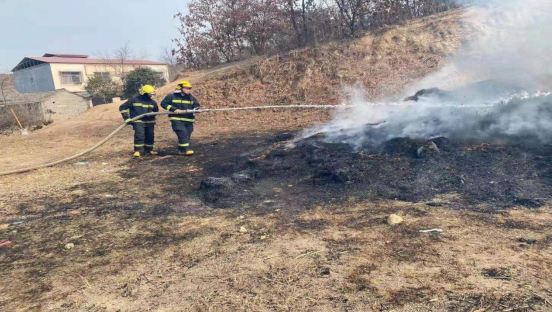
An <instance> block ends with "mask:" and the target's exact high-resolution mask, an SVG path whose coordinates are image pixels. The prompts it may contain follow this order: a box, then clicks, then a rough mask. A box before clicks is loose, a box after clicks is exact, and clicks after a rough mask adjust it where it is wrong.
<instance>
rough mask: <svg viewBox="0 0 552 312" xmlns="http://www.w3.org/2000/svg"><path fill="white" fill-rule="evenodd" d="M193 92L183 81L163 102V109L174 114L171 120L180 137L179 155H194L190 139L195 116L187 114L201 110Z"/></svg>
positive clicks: (186, 82)
mask: <svg viewBox="0 0 552 312" xmlns="http://www.w3.org/2000/svg"><path fill="white" fill-rule="evenodd" d="M191 91H192V85H191V84H190V83H189V82H188V81H181V82H180V83H179V84H178V85H177V87H176V90H175V91H174V92H173V94H170V95H167V96H166V97H165V99H163V101H161V107H163V108H164V109H166V110H168V111H170V112H173V113H174V114H170V115H169V120H170V121H171V126H172V129H173V131H174V132H175V133H176V136H177V137H178V153H179V154H181V155H187V156H191V155H193V154H194V151H193V150H192V149H191V147H190V137H191V136H192V132H193V131H194V121H195V116H194V114H193V112H187V113H185V112H186V111H192V110H193V111H196V110H198V109H199V102H198V101H197V99H196V98H195V97H194V96H193V95H192V94H191Z"/></svg>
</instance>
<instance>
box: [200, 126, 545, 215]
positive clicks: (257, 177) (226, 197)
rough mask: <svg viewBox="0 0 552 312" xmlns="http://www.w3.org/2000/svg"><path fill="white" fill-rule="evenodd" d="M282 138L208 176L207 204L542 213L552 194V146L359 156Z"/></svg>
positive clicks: (429, 144)
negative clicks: (356, 203) (406, 205)
mask: <svg viewBox="0 0 552 312" xmlns="http://www.w3.org/2000/svg"><path fill="white" fill-rule="evenodd" d="M280 139H282V140H283V141H280V142H278V143H276V144H275V145H274V146H273V147H272V148H270V149H268V151H265V153H257V154H255V153H253V154H251V157H250V158H249V159H248V160H247V161H245V162H242V163H236V164H235V165H234V166H233V169H234V170H232V171H229V168H228V167H227V166H226V167H224V168H222V167H221V168H220V170H219V168H217V166H214V167H212V168H210V169H211V170H209V172H206V174H207V175H209V174H211V175H212V177H209V178H207V179H205V180H204V181H203V182H202V184H201V187H200V193H201V194H200V195H201V198H202V199H203V200H204V202H206V203H207V204H209V205H212V206H214V207H230V206H235V205H236V204H238V203H240V204H242V205H245V206H255V207H263V206H264V207H276V206H279V207H299V208H300V209H302V208H304V207H310V206H314V205H318V204H325V203H326V204H327V203H339V202H343V201H351V200H355V199H358V200H389V199H391V200H395V199H396V200H401V201H407V202H423V201H428V200H431V199H433V198H435V197H436V196H438V195H443V194H453V195H454V196H453V197H455V198H456V200H455V202H456V203H462V204H463V205H465V204H467V205H470V207H473V209H482V210H485V209H492V210H496V209H500V208H510V207H513V206H525V207H529V208H536V207H540V206H542V205H543V204H545V203H546V202H547V201H548V200H549V199H550V194H551V192H552V180H551V178H552V146H551V145H542V144H534V143H523V142H521V143H510V144H506V145H501V144H480V145H469V144H462V143H461V142H455V141H452V140H449V139H447V138H442V137H441V138H435V139H431V140H414V139H409V138H396V139H392V140H390V141H387V142H385V143H384V144H383V145H382V146H381V147H378V148H373V147H367V148H364V149H360V150H357V149H354V148H353V147H351V146H350V145H348V144H341V143H328V142H327V140H325V137H324V136H323V135H318V136H315V137H311V138H308V139H304V140H301V141H299V142H296V143H294V144H293V146H291V145H290V144H286V141H285V139H291V135H290V136H289V137H287V138H284V137H281V138H280ZM430 204H433V205H443V203H430ZM445 204H451V205H452V206H454V204H453V203H445ZM463 205H462V206H463ZM301 207H302V208H301ZM489 207H492V208H489Z"/></svg>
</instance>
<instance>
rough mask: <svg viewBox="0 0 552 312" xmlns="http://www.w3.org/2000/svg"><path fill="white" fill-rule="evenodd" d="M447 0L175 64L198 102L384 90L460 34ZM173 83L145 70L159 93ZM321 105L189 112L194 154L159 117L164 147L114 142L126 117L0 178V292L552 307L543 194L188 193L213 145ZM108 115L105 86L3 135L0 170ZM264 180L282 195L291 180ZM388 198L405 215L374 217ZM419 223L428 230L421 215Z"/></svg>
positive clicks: (150, 305)
mask: <svg viewBox="0 0 552 312" xmlns="http://www.w3.org/2000/svg"><path fill="white" fill-rule="evenodd" d="M460 13H461V12H458V11H457V12H449V13H446V14H442V15H439V16H436V17H432V18H428V19H424V20H418V21H413V22H412V23H409V24H408V25H406V26H401V27H393V28H390V29H387V30H385V31H382V33H380V34H371V35H368V36H367V37H365V38H363V39H360V40H358V41H355V42H348V43H345V44H343V45H337V44H335V45H329V46H325V47H320V48H315V49H307V50H304V51H299V52H291V53H289V54H286V55H282V56H277V57H274V58H269V59H255V60H250V61H247V62H243V63H239V64H235V65H233V66H232V65H231V66H226V67H221V68H215V69H212V70H209V71H200V72H194V73H191V74H190V75H188V76H186V78H187V79H190V80H191V81H192V82H193V83H195V84H196V89H195V90H194V93H195V94H196V96H197V97H198V98H199V99H200V101H201V102H202V104H203V105H204V106H205V107H222V106H246V105H247V106H249V105H268V104H275V103H282V104H283V103H285V104H288V103H289V104H291V103H308V104H311V103H314V104H319V103H336V102H337V101H338V100H339V97H340V93H339V91H340V90H338V89H336V88H335V86H339V85H346V84H351V83H356V82H359V83H362V84H364V85H365V86H367V88H368V92H369V93H370V95H371V96H373V97H380V96H384V95H385V96H388V95H394V94H397V92H398V91H399V90H400V89H401V88H402V87H403V86H405V85H406V84H408V83H411V82H412V81H414V80H416V79H417V78H419V77H422V76H424V75H426V74H428V73H430V72H431V71H433V70H435V69H436V68H438V67H439V66H440V65H442V61H443V60H444V59H445V57H446V55H447V54H448V53H451V52H452V51H453V50H454V49H455V48H456V47H457V45H458V42H459V40H461V39H462V38H465V36H466V35H469V34H470V32H469V31H468V30H469V29H471V27H472V26H473V25H471V26H470V25H463V24H459V22H460V19H461V14H460ZM395 38H397V39H395ZM403 38H404V39H403ZM328 82H331V84H329V83H328ZM173 88H174V84H171V85H168V86H166V87H164V88H161V89H160V90H159V91H158V94H159V97H161V95H162V94H166V93H169V92H171V91H172V90H173ZM329 117H330V115H329V114H328V113H320V112H303V111H294V112H293V113H291V114H290V113H289V112H281V111H271V112H251V113H246V114H240V115H238V114H235V115H234V114H227V115H222V114H214V115H204V116H200V117H199V122H198V124H197V131H196V133H195V136H194V142H196V150H197V152H198V155H197V156H196V157H193V158H182V157H178V156H175V155H172V153H173V151H174V145H175V141H176V139H175V137H174V134H173V133H172V132H171V130H170V127H169V125H168V123H167V121H166V119H165V118H163V117H161V118H160V122H159V125H158V127H157V130H156V131H157V147H158V149H159V150H160V151H161V152H164V153H165V154H166V155H164V156H160V157H156V158H145V159H143V160H140V161H135V160H132V159H130V151H131V149H132V142H131V136H132V131H131V130H130V129H125V130H124V131H123V133H122V134H120V135H119V136H117V137H116V138H115V139H114V140H112V141H110V142H109V143H107V144H106V145H105V146H104V147H102V148H101V149H100V150H98V151H97V152H95V153H93V154H91V155H88V156H86V157H84V158H83V159H82V161H87V162H88V164H86V165H78V164H77V163H76V162H73V163H68V164H65V165H60V166H56V167H54V168H47V169H43V170H39V171H35V172H31V173H28V174H23V175H15V176H8V177H2V178H0V181H1V183H2V188H1V189H0V198H2V200H1V201H0V242H2V241H5V240H10V241H11V242H12V244H11V245H8V246H4V247H0V272H1V282H0V310H2V311H227V310H235V311H405V312H406V311H479V312H483V311H552V292H551V291H550V290H551V289H552V282H551V281H552V236H551V234H550V228H552V207H551V206H550V205H548V204H547V205H545V206H543V207H541V208H539V209H531V210H530V209H527V208H523V207H517V208H514V209H511V210H504V211H501V210H499V211H497V212H496V213H494V214H489V213H485V212H483V211H486V210H487V209H484V208H485V207H470V206H466V205H464V204H459V203H456V202H455V195H454V194H449V195H447V196H445V197H442V198H436V199H435V200H434V201H433V202H441V203H444V204H443V206H442V207H433V206H429V205H426V204H425V203H409V202H399V201H382V202H358V200H356V199H354V198H351V199H350V200H347V201H343V202H339V203H331V204H325V205H320V206H317V207H301V206H296V207H295V206H290V207H278V208H277V207H241V206H236V207H232V208H230V209H224V210H222V209H213V208H210V207H208V206H206V205H205V204H204V203H202V202H201V200H199V199H198V197H197V194H196V190H197V188H198V186H199V182H200V181H201V179H202V178H203V177H204V176H205V175H206V173H205V171H208V170H209V168H210V167H211V166H212V164H213V163H217V164H220V163H228V164H231V163H232V161H233V160H234V159H235V157H237V156H239V155H242V154H243V153H244V152H246V151H250V150H254V149H268V148H270V146H271V143H270V138H271V137H272V136H273V135H274V133H275V132H278V131H292V130H297V129H300V128H303V127H306V126H309V125H312V124H313V123H318V122H322V121H324V120H327V118H329ZM120 118H121V117H120V116H119V114H118V112H117V104H113V105H105V106H99V107H95V108H94V109H92V110H90V111H89V112H88V113H86V114H84V115H83V116H80V117H78V118H75V119H72V120H68V121H63V122H59V123H54V124H52V125H50V126H48V127H46V128H45V129H42V130H39V131H36V132H33V133H32V134H31V135H29V136H26V137H22V136H9V137H2V138H0V144H1V145H2V146H3V153H2V154H0V164H1V165H0V167H1V168H0V170H5V169H11V168H14V167H23V166H27V165H31V164H37V163H42V162H44V161H47V160H52V159H57V158H60V157H63V156H68V155H71V154H73V153H75V152H77V151H80V150H82V149H84V148H86V147H88V146H90V145H92V144H93V143H95V142H96V141H98V140H100V139H101V138H103V137H104V136H106V135H107V134H108V133H110V132H111V131H112V130H113V129H114V128H115V127H116V126H117V125H118V123H119V122H120ZM272 187H274V188H275V189H277V190H278V192H277V193H278V196H281V197H285V196H287V194H288V191H287V190H288V189H291V188H292V187H293V186H292V187H289V186H288V185H278V186H272ZM304 196H309V194H305V195H304ZM274 200H275V201H276V202H277V201H278V197H276V198H275V199H274ZM446 203H453V204H451V205H448V204H446ZM478 211H481V212H478ZM392 213H395V214H399V215H401V216H403V217H404V218H405V222H404V223H402V224H399V225H396V226H389V225H387V224H386V223H385V220H386V218H387V216H388V215H389V214H392ZM241 227H244V228H245V229H246V230H247V231H246V232H243V231H241V232H240V228H241ZM430 228H441V229H443V230H444V233H443V234H423V233H420V232H419V230H421V229H430ZM519 238H533V239H536V240H537V241H536V243H535V244H527V243H521V242H518V239H519ZM69 243H73V244H74V248H72V249H66V248H65V246H66V244H69Z"/></svg>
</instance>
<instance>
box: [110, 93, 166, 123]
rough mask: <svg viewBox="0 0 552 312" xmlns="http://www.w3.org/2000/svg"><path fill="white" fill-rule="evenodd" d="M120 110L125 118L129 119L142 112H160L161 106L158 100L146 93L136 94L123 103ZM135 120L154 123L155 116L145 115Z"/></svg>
mask: <svg viewBox="0 0 552 312" xmlns="http://www.w3.org/2000/svg"><path fill="white" fill-rule="evenodd" d="M119 111H120V112H121V115H123V119H124V120H128V119H132V118H134V117H136V116H139V115H142V114H146V113H153V112H158V111H159V106H158V105H157V102H155V101H154V100H152V99H151V98H150V97H149V96H147V95H145V94H144V95H139V96H135V97H133V98H131V99H129V100H128V101H126V102H125V103H123V105H121V106H119ZM135 122H136V123H150V124H152V123H153V124H154V123H155V116H145V117H143V118H142V119H140V120H137V121H135Z"/></svg>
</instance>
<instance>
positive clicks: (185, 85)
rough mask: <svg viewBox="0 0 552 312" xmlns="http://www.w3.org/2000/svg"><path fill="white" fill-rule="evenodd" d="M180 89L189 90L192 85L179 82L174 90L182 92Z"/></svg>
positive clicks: (186, 82)
mask: <svg viewBox="0 0 552 312" xmlns="http://www.w3.org/2000/svg"><path fill="white" fill-rule="evenodd" d="M182 88H189V89H191V88H192V84H191V83H190V82H188V81H186V80H184V81H181V82H179V83H178V85H177V86H176V90H182Z"/></svg>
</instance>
